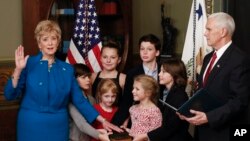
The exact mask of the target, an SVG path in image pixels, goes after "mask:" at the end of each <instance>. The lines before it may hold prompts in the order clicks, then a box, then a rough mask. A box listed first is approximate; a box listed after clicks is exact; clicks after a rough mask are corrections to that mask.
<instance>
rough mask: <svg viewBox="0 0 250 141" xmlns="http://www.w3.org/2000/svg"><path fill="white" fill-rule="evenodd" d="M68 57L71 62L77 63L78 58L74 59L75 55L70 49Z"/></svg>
mask: <svg viewBox="0 0 250 141" xmlns="http://www.w3.org/2000/svg"><path fill="white" fill-rule="evenodd" d="M67 57H68V60H69V63H70V64H76V60H75V59H74V56H73V55H72V52H71V50H70V49H69V50H68V52H67Z"/></svg>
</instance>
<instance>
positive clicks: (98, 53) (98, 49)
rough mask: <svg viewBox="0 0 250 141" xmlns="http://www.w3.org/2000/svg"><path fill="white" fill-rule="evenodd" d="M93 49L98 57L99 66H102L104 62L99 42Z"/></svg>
mask: <svg viewBox="0 0 250 141" xmlns="http://www.w3.org/2000/svg"><path fill="white" fill-rule="evenodd" d="M92 50H93V52H94V54H95V57H96V59H97V62H98V64H99V66H100V67H101V68H102V63H101V50H100V48H99V46H98V44H96V45H95V46H94V48H93V49H92Z"/></svg>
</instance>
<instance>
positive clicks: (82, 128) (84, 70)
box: [69, 64, 99, 141]
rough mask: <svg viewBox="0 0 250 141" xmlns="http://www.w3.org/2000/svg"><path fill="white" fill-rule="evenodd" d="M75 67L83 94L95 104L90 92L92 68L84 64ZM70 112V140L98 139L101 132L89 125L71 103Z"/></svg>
mask: <svg viewBox="0 0 250 141" xmlns="http://www.w3.org/2000/svg"><path fill="white" fill-rule="evenodd" d="M73 67H74V69H75V77H76V79H77V82H78V84H79V86H80V88H81V89H82V91H83V95H84V96H85V97H86V98H87V99H88V100H89V101H90V103H91V104H94V102H95V100H94V98H93V97H92V95H91V94H90V90H91V80H90V77H91V71H90V69H89V68H88V66H86V65H84V64H74V65H73ZM69 112H70V116H71V118H72V120H71V122H70V141H89V140H90V138H89V136H91V137H93V138H96V139H98V135H99V132H98V131H97V130H96V129H95V128H93V127H92V126H91V125H89V123H88V122H87V121H86V119H85V118H84V117H83V116H82V115H81V114H80V113H79V111H78V110H77V109H76V107H75V106H73V105H72V104H69ZM88 135H89V136H88Z"/></svg>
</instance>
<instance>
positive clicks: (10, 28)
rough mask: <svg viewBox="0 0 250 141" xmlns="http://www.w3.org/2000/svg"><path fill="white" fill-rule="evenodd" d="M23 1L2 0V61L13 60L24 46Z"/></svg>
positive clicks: (0, 57) (0, 12) (0, 55)
mask: <svg viewBox="0 0 250 141" xmlns="http://www.w3.org/2000/svg"><path fill="white" fill-rule="evenodd" d="M21 6H22V0H0V17H1V22H0V50H1V51H0V61H3V60H13V59H14V51H15V48H16V47H17V46H18V45H20V44H22V7H21Z"/></svg>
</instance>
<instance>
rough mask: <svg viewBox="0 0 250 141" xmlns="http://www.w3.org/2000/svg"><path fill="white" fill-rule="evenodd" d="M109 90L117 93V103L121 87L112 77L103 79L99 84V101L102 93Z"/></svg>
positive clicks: (97, 96) (97, 98) (97, 95)
mask: <svg viewBox="0 0 250 141" xmlns="http://www.w3.org/2000/svg"><path fill="white" fill-rule="evenodd" d="M109 90H111V92H112V93H115V94H116V100H115V102H114V104H116V103H117V101H118V93H119V89H118V87H117V84H116V83H115V82H114V81H113V80H112V79H109V78H105V79H102V80H101V81H100V82H99V84H98V86H97V93H96V101H97V103H100V102H101V97H102V95H103V94H104V93H106V92H108V91H109Z"/></svg>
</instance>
